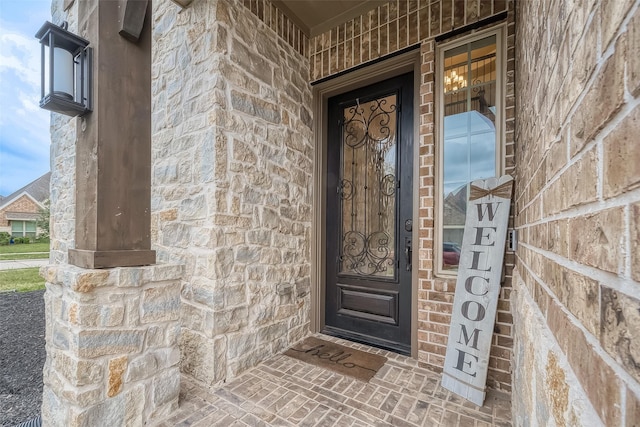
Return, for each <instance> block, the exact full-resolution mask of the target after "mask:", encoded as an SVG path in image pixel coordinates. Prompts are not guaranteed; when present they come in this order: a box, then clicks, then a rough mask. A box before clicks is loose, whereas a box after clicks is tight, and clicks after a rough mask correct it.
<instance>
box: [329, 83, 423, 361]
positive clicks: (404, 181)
mask: <svg viewBox="0 0 640 427" xmlns="http://www.w3.org/2000/svg"><path fill="white" fill-rule="evenodd" d="M328 106H329V111H328V118H329V122H328V133H327V136H328V147H327V171H326V172H327V203H326V206H327V211H326V224H325V226H326V242H327V245H326V266H327V270H326V299H325V327H324V330H323V332H325V333H328V334H331V335H336V336H340V337H343V338H346V339H350V340H354V341H359V342H364V343H366V344H370V345H374V346H377V347H382V348H386V349H389V350H392V351H396V352H400V353H404V354H409V353H410V352H411V269H412V266H411V250H412V242H411V229H412V193H413V190H412V169H413V164H412V157H413V74H412V73H409V74H404V75H402V76H398V77H394V78H392V79H389V80H385V81H383V82H380V83H376V84H374V85H371V86H367V87H365V88H361V89H358V90H354V91H352V92H349V93H346V94H342V95H339V96H336V97H333V98H330V99H329V104H328Z"/></svg>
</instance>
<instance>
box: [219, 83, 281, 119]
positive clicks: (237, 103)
mask: <svg viewBox="0 0 640 427" xmlns="http://www.w3.org/2000/svg"><path fill="white" fill-rule="evenodd" d="M231 105H232V106H233V108H234V109H235V110H238V111H241V112H243V113H245V114H248V115H250V116H254V117H258V118H261V119H263V120H265V121H267V122H269V123H273V124H279V123H280V121H281V117H280V111H279V109H278V107H277V106H276V105H275V104H272V103H270V102H266V101H263V100H261V99H259V98H256V97H252V96H250V95H246V94H244V93H241V92H238V91H235V90H234V91H231Z"/></svg>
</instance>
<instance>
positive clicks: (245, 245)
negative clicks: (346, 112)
mask: <svg viewBox="0 0 640 427" xmlns="http://www.w3.org/2000/svg"><path fill="white" fill-rule="evenodd" d="M261 10H262V11H263V18H264V16H265V15H264V11H265V9H261ZM269 10H273V9H269ZM256 11H258V9H256ZM268 16H271V15H268ZM280 16H281V15H280ZM278 19H279V18H278ZM276 21H277V22H279V23H280V24H278V27H277V28H278V30H279V31H283V30H284V26H283V25H281V24H284V21H278V20H277V19H276ZM153 27H154V28H153V67H152V72H153V83H152V91H153V101H152V102H153V110H152V111H153V125H152V126H153V141H152V162H153V172H152V242H153V248H154V249H156V250H157V253H158V261H159V262H175V263H180V264H184V265H185V266H186V269H185V276H184V281H183V286H182V316H181V321H182V334H181V348H182V360H181V369H182V371H183V372H184V373H186V374H188V375H190V376H192V377H194V378H196V379H197V380H199V381H202V382H204V383H206V384H214V383H218V382H220V381H223V380H225V379H226V378H229V377H232V376H235V375H237V374H239V373H240V372H242V371H243V370H245V369H247V368H249V367H252V366H254V365H255V364H257V363H258V362H260V361H261V360H263V359H265V358H267V357H269V356H271V355H273V354H275V353H277V352H279V351H282V350H284V349H286V348H287V346H289V345H290V344H292V343H293V342H295V341H297V340H299V339H300V338H302V337H303V336H304V335H305V334H306V333H307V332H308V330H309V317H310V316H309V315H310V307H309V304H310V296H309V289H310V245H311V242H310V239H311V232H310V230H311V195H312V194H311V188H312V181H311V174H312V170H313V167H312V153H313V149H312V137H313V135H312V130H311V125H312V122H311V112H310V107H311V101H312V95H311V89H310V86H309V84H308V70H309V63H308V60H307V59H306V58H305V57H304V56H302V55H301V54H300V53H298V52H297V51H296V49H295V48H294V47H293V45H295V46H296V48H298V50H300V49H299V48H300V43H296V40H297V39H296V37H293V39H291V38H289V39H287V41H285V40H284V39H282V38H280V37H278V35H277V34H276V32H275V31H274V30H272V29H271V28H269V27H268V26H267V25H266V24H265V23H264V22H261V21H260V20H259V19H258V18H257V17H256V16H255V15H254V14H252V13H251V11H250V9H248V8H245V7H244V6H243V4H242V3H241V2H240V1H235V0H210V1H195V2H193V3H192V5H191V6H190V7H189V8H187V9H184V10H181V9H180V8H179V7H178V6H176V5H175V4H174V3H172V2H170V1H168V0H165V1H156V2H154V3H153ZM286 27H287V28H291V25H290V24H287V26H286ZM287 34H288V33H287ZM289 42H291V43H289Z"/></svg>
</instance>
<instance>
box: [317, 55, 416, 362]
mask: <svg viewBox="0 0 640 427" xmlns="http://www.w3.org/2000/svg"><path fill="white" fill-rule="evenodd" d="M411 71H413V79H414V88H413V92H414V93H413V104H414V108H413V137H414V144H413V159H414V163H413V168H414V173H413V183H412V185H413V201H414V203H413V213H412V217H413V223H414V227H413V231H412V241H413V242H414V251H413V254H412V260H411V263H412V264H413V266H414V269H413V273H412V275H411V357H413V358H417V357H418V327H417V326H418V270H419V267H420V266H419V263H418V258H419V257H418V252H419V246H418V245H419V239H418V234H419V233H418V230H419V228H420V227H419V220H418V219H419V217H418V209H419V207H420V206H419V205H420V203H419V197H418V195H419V193H418V192H419V178H420V174H419V166H420V165H419V163H418V159H419V150H420V140H419V126H418V124H419V123H420V122H419V114H420V76H421V70H420V48H419V47H418V48H416V49H415V50H412V51H409V52H406V53H402V54H400V55H395V56H392V57H390V58H389V59H385V60H383V61H380V62H377V63H375V64H371V65H368V66H366V67H363V68H359V69H357V70H354V71H352V72H349V73H347V74H344V75H339V76H336V77H335V78H332V79H330V80H326V81H322V82H320V83H318V84H316V85H314V86H313V114H314V115H313V117H314V125H313V126H314V141H315V144H314V159H315V161H314V167H313V224H312V239H313V243H312V245H311V325H310V328H311V332H314V333H315V332H320V330H321V329H322V328H323V327H324V324H325V320H324V313H325V271H326V270H325V267H326V256H325V254H326V252H325V248H326V230H325V227H324V225H325V220H326V215H325V208H326V175H325V171H326V166H327V163H326V162H327V145H328V144H327V123H326V122H327V111H328V100H329V98H331V97H332V96H335V95H339V94H341V93H346V92H349V91H351V90H354V89H358V88H360V87H363V86H368V85H371V84H374V83H377V82H380V81H383V80H386V79H389V78H392V77H396V76H399V75H401V74H405V73H408V72H411Z"/></svg>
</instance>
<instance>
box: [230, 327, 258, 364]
mask: <svg viewBox="0 0 640 427" xmlns="http://www.w3.org/2000/svg"><path fill="white" fill-rule="evenodd" d="M256 342H257V334H256V333H255V332H243V333H237V334H229V335H228V338H227V354H228V355H229V358H230V359H235V358H237V357H239V356H242V355H243V354H246V353H249V352H251V351H252V350H253V349H254V348H255V347H256Z"/></svg>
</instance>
